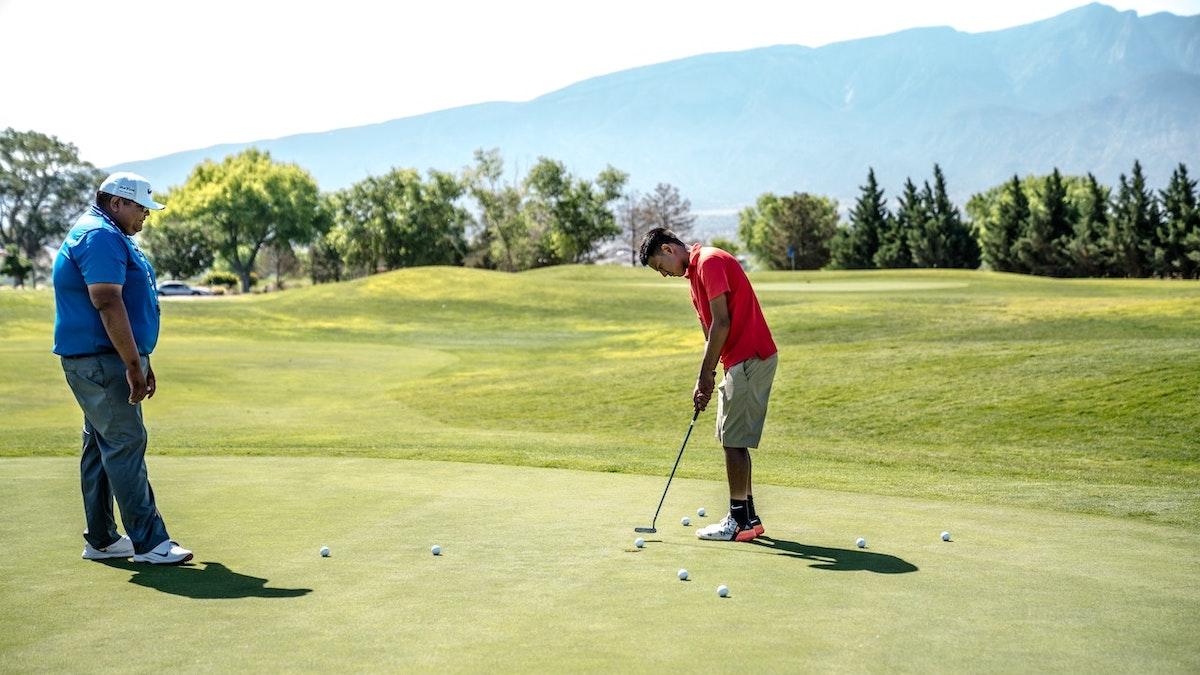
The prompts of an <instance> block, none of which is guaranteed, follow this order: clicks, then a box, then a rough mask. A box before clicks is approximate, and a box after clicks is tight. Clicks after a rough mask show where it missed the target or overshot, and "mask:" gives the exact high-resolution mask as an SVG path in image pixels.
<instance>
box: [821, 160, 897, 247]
mask: <svg viewBox="0 0 1200 675" xmlns="http://www.w3.org/2000/svg"><path fill="white" fill-rule="evenodd" d="M859 189H860V190H861V191H862V193H861V194H860V195H859V197H858V201H857V202H855V204H854V208H853V209H852V210H851V211H850V228H849V230H847V231H846V232H845V234H844V235H843V238H842V239H841V242H840V244H839V246H838V248H837V250H836V252H835V256H834V263H835V264H836V265H837V266H838V267H840V268H842V269H872V268H874V267H875V254H876V253H878V252H879V240H880V235H881V233H882V232H883V231H885V230H887V229H888V221H890V220H891V214H889V213H888V209H887V200H886V199H884V196H883V189H881V188H880V187H879V183H878V182H877V181H876V180H875V169H873V168H870V169H868V170H867V184H866V185H861V186H859Z"/></svg>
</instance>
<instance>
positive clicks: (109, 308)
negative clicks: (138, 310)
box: [88, 284, 146, 405]
mask: <svg viewBox="0 0 1200 675" xmlns="http://www.w3.org/2000/svg"><path fill="white" fill-rule="evenodd" d="M88 297H89V298H91V300H92V306H93V307H95V308H96V309H97V310H98V311H99V312H100V321H101V322H102V323H103V324H104V331H105V332H106V333H108V339H109V341H111V342H112V343H113V347H114V348H115V349H116V350H117V354H118V355H119V356H120V357H121V362H122V363H124V364H125V379H127V380H128V381H129V403H130V405H133V404H135V403H137V402H139V401H141V400H142V399H143V398H145V397H146V375H145V373H143V372H142V360H141V356H140V355H139V354H138V350H137V342H136V341H134V339H133V328H132V327H131V326H130V325H129V314H128V313H127V312H126V311H125V302H124V301H123V300H122V299H121V284H88Z"/></svg>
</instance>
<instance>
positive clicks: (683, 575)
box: [679, 570, 688, 581]
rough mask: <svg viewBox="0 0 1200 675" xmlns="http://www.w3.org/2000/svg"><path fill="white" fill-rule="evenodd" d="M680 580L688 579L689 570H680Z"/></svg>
mask: <svg viewBox="0 0 1200 675" xmlns="http://www.w3.org/2000/svg"><path fill="white" fill-rule="evenodd" d="M679 580H680V581H687V580H688V571H687V570H679Z"/></svg>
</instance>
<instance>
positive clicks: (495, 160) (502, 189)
mask: <svg viewBox="0 0 1200 675" xmlns="http://www.w3.org/2000/svg"><path fill="white" fill-rule="evenodd" d="M503 175H504V160H503V159H502V158H501V157H500V151H499V150H498V149H495V148H493V149H491V150H487V151H485V150H482V149H480V150H476V151H475V165H474V166H473V167H469V168H468V169H467V170H466V171H465V181H466V184H467V189H468V191H469V192H470V194H471V196H472V197H474V199H475V201H476V202H477V203H478V204H479V210H480V220H481V221H482V226H483V227H482V230H481V231H480V234H479V239H478V241H477V242H476V245H475V248H476V249H478V250H480V252H481V253H482V263H483V265H484V266H486V267H491V268H495V269H501V270H504V271H506V272H516V271H517V270H523V269H528V268H529V267H531V266H532V264H533V252H532V247H531V245H530V241H529V223H528V221H527V220H526V218H525V213H524V210H523V202H524V198H525V197H524V193H523V191H522V189H521V188H520V187H519V186H518V185H505V184H503V183H502V182H501V177H502V176H503Z"/></svg>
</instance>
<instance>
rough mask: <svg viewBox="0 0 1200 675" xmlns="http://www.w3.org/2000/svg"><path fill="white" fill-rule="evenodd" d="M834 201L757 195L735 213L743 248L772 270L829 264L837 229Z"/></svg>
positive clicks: (818, 197) (806, 195)
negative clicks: (831, 245)
mask: <svg viewBox="0 0 1200 675" xmlns="http://www.w3.org/2000/svg"><path fill="white" fill-rule="evenodd" d="M837 223H838V214H837V202H836V201H835V200H833V199H830V198H828V197H823V196H821V195H814V194H809V193H796V194H793V195H790V196H786V197H778V196H776V195H774V194H771V193H769V192H768V193H766V194H763V195H760V196H759V198H758V200H757V202H756V203H755V205H754V206H751V207H747V208H745V209H743V210H742V212H741V213H740V214H739V215H738V237H739V238H741V240H742V242H743V243H744V244H745V245H746V250H747V251H749V252H750V253H751V254H752V255H754V256H755V257H757V258H758V259H760V260H761V261H763V262H764V263H766V264H767V265H768V266H769V267H771V268H772V269H809V270H815V269H820V268H822V267H824V266H825V265H828V264H829V261H830V258H831V255H830V242H831V241H832V239H833V237H834V235H835V234H836V232H837Z"/></svg>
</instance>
